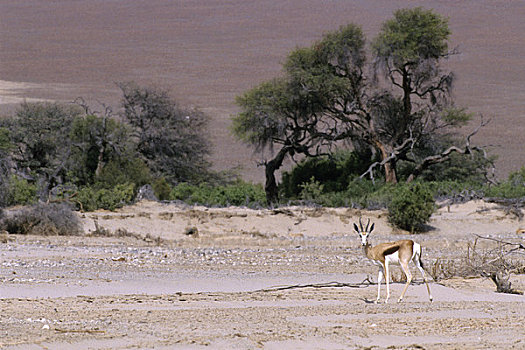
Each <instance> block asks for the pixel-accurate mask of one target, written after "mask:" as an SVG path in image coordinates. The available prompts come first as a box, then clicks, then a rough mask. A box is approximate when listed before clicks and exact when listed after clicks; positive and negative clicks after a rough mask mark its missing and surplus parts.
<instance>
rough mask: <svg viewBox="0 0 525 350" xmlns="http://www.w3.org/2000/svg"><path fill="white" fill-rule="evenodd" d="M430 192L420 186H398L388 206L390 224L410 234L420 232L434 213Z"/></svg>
mask: <svg viewBox="0 0 525 350" xmlns="http://www.w3.org/2000/svg"><path fill="white" fill-rule="evenodd" d="M435 209H436V205H435V202H434V198H433V196H432V192H431V191H430V190H429V189H428V188H427V187H426V186H424V185H422V184H410V185H398V186H397V188H396V189H395V190H394V191H393V193H392V200H391V201H390V204H389V205H388V215H389V220H390V222H391V223H392V224H393V225H394V226H396V227H399V228H401V229H404V230H408V231H410V232H411V233H415V232H419V231H421V230H422V228H423V225H424V224H425V223H426V222H428V220H429V219H430V216H431V215H432V213H433V212H434V211H435Z"/></svg>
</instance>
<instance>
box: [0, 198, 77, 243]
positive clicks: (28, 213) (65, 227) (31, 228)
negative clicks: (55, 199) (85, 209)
mask: <svg viewBox="0 0 525 350" xmlns="http://www.w3.org/2000/svg"><path fill="white" fill-rule="evenodd" d="M0 223H1V229H2V230H6V231H7V232H9V233H13V234H30V235H61V236H66V235H79V234H81V233H82V225H81V223H80V220H79V219H78V217H77V215H76V214H75V212H74V211H73V210H72V209H71V207H70V206H69V205H68V204H66V203H60V204H56V203H52V204H44V203H39V204H35V205H32V206H29V207H24V208H22V209H20V210H17V211H16V212H14V213H13V214H11V215H9V216H6V217H4V219H3V220H1V221H0Z"/></svg>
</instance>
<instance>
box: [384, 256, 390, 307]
mask: <svg viewBox="0 0 525 350" xmlns="http://www.w3.org/2000/svg"><path fill="white" fill-rule="evenodd" d="M389 278H390V267H389V266H388V260H387V261H385V280H386V299H385V304H386V303H388V299H389V298H390V284H389V281H388V279H389Z"/></svg>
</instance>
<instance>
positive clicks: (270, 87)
mask: <svg viewBox="0 0 525 350" xmlns="http://www.w3.org/2000/svg"><path fill="white" fill-rule="evenodd" d="M340 43H346V45H341V44H340ZM364 58H365V56H364V37H363V34H362V31H361V29H360V28H359V27H357V26H355V25H353V24H351V25H348V26H346V27H344V28H341V30H340V31H338V32H334V33H329V34H327V35H326V36H325V37H324V39H323V40H322V41H320V42H318V43H316V45H314V46H313V47H311V48H300V49H297V50H295V51H293V52H292V53H291V54H290V55H289V56H288V58H287V61H286V63H285V65H284V71H285V75H284V76H283V77H280V78H276V79H273V80H271V81H268V82H265V83H262V84H261V85H259V86H258V87H256V88H254V89H252V90H250V91H248V92H246V93H244V94H243V95H241V96H239V97H237V100H236V102H237V104H238V105H239V106H240V107H241V112H240V113H239V114H238V115H236V116H235V117H234V118H233V132H234V134H235V135H236V136H237V137H238V138H239V139H241V140H243V141H244V142H246V143H248V144H251V145H252V146H254V147H255V150H256V151H257V152H261V153H263V154H265V152H269V153H270V154H271V156H272V157H271V158H270V159H269V160H268V159H264V160H263V161H262V162H261V164H262V165H264V166H265V176H266V183H265V190H266V197H267V201H268V203H275V202H276V201H277V199H278V198H277V197H278V196H277V194H278V192H277V183H276V180H275V171H277V170H278V169H279V168H280V167H281V165H282V164H283V161H284V159H285V158H286V157H287V156H291V157H292V158H293V157H294V156H295V155H296V154H302V155H305V156H310V157H312V156H318V155H322V154H327V153H329V151H330V148H331V146H332V144H333V141H335V140H336V139H341V138H342V137H337V136H336V135H335V133H336V131H337V124H338V123H337V121H338V119H337V118H329V117H328V112H329V110H328V109H327V108H330V109H332V112H334V113H335V114H336V115H339V114H340V112H339V111H338V110H336V109H337V107H336V105H337V104H338V103H339V101H340V100H341V99H354V100H357V99H358V98H359V96H357V95H358V94H359V93H360V90H361V87H360V85H361V84H362V79H361V77H362V66H363V63H364ZM275 148H278V149H277V150H275ZM274 151H275V152H274Z"/></svg>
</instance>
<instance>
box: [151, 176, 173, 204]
mask: <svg viewBox="0 0 525 350" xmlns="http://www.w3.org/2000/svg"><path fill="white" fill-rule="evenodd" d="M171 191H172V188H171V186H170V184H169V183H168V181H166V178H164V177H161V178H158V179H157V180H155V182H154V183H153V193H155V197H157V198H158V199H159V200H161V201H164V200H169V199H170V196H171Z"/></svg>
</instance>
